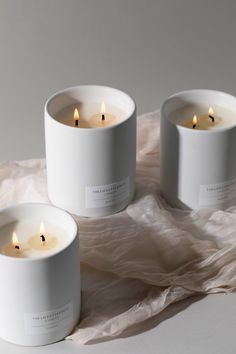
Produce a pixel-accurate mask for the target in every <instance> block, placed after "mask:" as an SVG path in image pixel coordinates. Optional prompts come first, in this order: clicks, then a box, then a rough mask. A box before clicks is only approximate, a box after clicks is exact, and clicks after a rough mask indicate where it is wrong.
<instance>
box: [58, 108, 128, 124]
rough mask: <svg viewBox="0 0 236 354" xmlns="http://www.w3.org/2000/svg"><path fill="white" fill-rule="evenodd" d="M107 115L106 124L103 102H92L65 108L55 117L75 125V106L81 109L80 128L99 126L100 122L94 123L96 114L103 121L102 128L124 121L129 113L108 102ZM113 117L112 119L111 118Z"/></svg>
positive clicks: (64, 122) (62, 121)
mask: <svg viewBox="0 0 236 354" xmlns="http://www.w3.org/2000/svg"><path fill="white" fill-rule="evenodd" d="M105 105H106V112H105V117H106V116H107V121H106V122H105V124H103V123H102V120H101V117H102V115H101V102H96V103H93V102H90V103H79V102H78V103H77V104H73V105H70V106H67V107H65V108H63V109H62V110H61V111H59V112H58V113H57V114H56V116H55V119H56V120H58V121H59V122H61V123H63V124H66V125H69V126H72V127H74V126H75V121H74V110H75V108H77V109H78V111H79V125H78V127H80V128H98V127H99V124H96V123H94V116H95V115H97V116H98V121H99V122H101V126H100V127H101V128H102V127H104V126H109V125H114V124H117V123H119V122H121V121H123V120H124V119H125V118H126V117H127V114H126V113H125V112H124V111H122V110H120V109H119V108H118V107H115V106H111V105H109V104H107V103H105ZM111 118H112V119H111Z"/></svg>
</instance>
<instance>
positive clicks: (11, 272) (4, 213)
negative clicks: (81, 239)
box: [0, 203, 80, 346]
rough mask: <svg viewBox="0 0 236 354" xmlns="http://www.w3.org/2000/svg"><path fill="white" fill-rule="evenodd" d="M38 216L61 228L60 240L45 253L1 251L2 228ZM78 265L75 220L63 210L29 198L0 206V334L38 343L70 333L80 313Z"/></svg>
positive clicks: (29, 343) (12, 339)
mask: <svg viewBox="0 0 236 354" xmlns="http://www.w3.org/2000/svg"><path fill="white" fill-rule="evenodd" d="M40 220H44V221H45V222H46V223H50V224H52V225H56V226H57V227H58V228H61V229H62V230H65V233H64V234H63V235H62V236H63V237H64V238H65V239H64V240H63V242H62V246H60V247H58V248H55V250H51V251H50V254H48V253H47V254H46V255H44V253H43V252H42V255H37V256H31V257H28V256H25V257H23V258H21V256H19V257H13V256H6V255H4V254H2V252H1V250H2V246H3V243H4V242H6V237H8V235H7V232H6V230H10V229H11V227H13V226H12V225H14V227H16V228H17V227H18V228H20V226H21V223H22V222H26V223H27V222H29V221H30V223H31V224H35V227H37V225H38V224H39V221H40ZM31 224H30V225H31ZM8 227H9V228H8ZM3 229H4V231H3V232H1V230H3ZM56 236H57V235H56ZM9 237H10V236H9ZM19 252H23V251H22V249H20V250H19ZM19 255H20V253H19ZM79 269H80V264H79V245H78V230H77V225H76V223H75V221H74V219H73V218H72V217H71V216H70V215H69V214H68V213H67V212H65V211H63V210H61V209H58V208H55V207H53V206H50V205H45V204H33V203H26V204H19V205H17V206H13V207H9V208H7V209H3V210H1V212H0V283H1V290H0V337H1V338H2V339H4V340H6V341H9V342H12V343H14V344H19V345H24V346H39V345H46V344H50V343H53V342H56V341H59V340H61V339H63V338H65V336H67V335H68V334H70V333H71V331H72V330H73V328H74V327H75V325H76V324H77V323H78V320H79V314H80V270H79Z"/></svg>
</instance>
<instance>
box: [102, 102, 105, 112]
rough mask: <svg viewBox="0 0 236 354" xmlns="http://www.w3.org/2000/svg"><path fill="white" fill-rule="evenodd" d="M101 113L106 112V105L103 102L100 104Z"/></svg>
mask: <svg viewBox="0 0 236 354" xmlns="http://www.w3.org/2000/svg"><path fill="white" fill-rule="evenodd" d="M101 113H102V114H105V113H106V105H105V103H104V102H102V104H101Z"/></svg>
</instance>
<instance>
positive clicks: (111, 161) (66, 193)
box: [45, 85, 136, 217]
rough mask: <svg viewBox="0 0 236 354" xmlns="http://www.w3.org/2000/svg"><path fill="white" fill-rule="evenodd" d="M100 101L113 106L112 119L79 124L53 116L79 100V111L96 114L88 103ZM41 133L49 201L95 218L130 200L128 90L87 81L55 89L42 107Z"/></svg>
mask: <svg viewBox="0 0 236 354" xmlns="http://www.w3.org/2000/svg"><path fill="white" fill-rule="evenodd" d="M100 102H105V104H106V105H107V106H108V107H111V108H110V110H111V112H110V113H113V112H112V110H114V111H115V113H114V114H117V115H118V122H117V123H115V124H113V125H110V126H106V127H98V128H97V127H95V128H84V127H74V126H70V125H69V124H64V122H62V121H61V120H60V119H58V118H57V117H58V115H60V112H62V111H63V109H65V108H66V107H70V106H71V105H78V106H79V110H80V112H81V111H82V114H83V112H84V115H86V114H87V115H88V112H90V114H96V113H97V109H95V110H93V109H89V108H90V107H95V106H96V104H98V103H100ZM86 107H87V109H86ZM116 111H117V112H118V113H116ZM120 111H121V112H123V116H122V117H121V118H120V117H119V112H120ZM86 119H88V117H85V120H86ZM45 138H46V159H47V179H48V194H49V198H50V200H51V201H52V203H53V204H54V205H57V206H59V207H61V208H63V209H66V210H68V211H70V212H71V213H73V214H77V215H81V216H89V217H96V216H98V217H99V216H105V215H109V214H113V213H116V212H118V211H120V210H122V209H124V208H125V207H126V206H127V205H128V204H129V203H130V201H131V200H132V198H133V196H134V192H135V173H136V109H135V103H134V101H133V100H132V99H131V98H130V97H129V96H128V95H127V94H125V93H124V92H122V91H119V90H117V89H114V88H110V87H104V86H89V85H88V86H86V85H85V86H78V87H72V88H68V89H65V90H63V91H61V92H59V93H56V94H55V95H54V96H52V97H51V98H50V99H49V100H48V101H47V103H46V106H45Z"/></svg>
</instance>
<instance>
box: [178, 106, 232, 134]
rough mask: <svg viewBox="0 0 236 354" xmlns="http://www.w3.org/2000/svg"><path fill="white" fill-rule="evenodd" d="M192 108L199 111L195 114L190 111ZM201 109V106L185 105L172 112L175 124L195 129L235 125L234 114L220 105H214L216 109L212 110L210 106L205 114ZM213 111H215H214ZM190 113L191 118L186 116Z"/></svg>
mask: <svg viewBox="0 0 236 354" xmlns="http://www.w3.org/2000/svg"><path fill="white" fill-rule="evenodd" d="M194 109H195V110H197V111H198V112H199V113H198V114H197V115H196V114H195V112H194V113H192V112H193V110H194ZM203 110H204V109H203V108H198V109H197V108H193V107H188V106H186V107H184V108H182V109H181V110H177V111H176V112H174V113H173V115H172V117H173V120H174V121H176V122H177V124H179V125H182V126H183V127H186V128H190V129H195V130H212V129H214V130H215V129H220V128H224V127H229V126H232V125H235V116H234V114H233V113H232V112H230V111H228V110H226V109H223V108H222V107H216V109H215V110H213V108H212V106H210V107H209V108H208V109H207V110H206V109H205V112H206V111H207V112H208V113H205V114H202V111H203ZM215 111H216V112H217V113H215ZM191 115H192V116H193V118H192V119H189V118H188V117H190V116H191Z"/></svg>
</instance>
